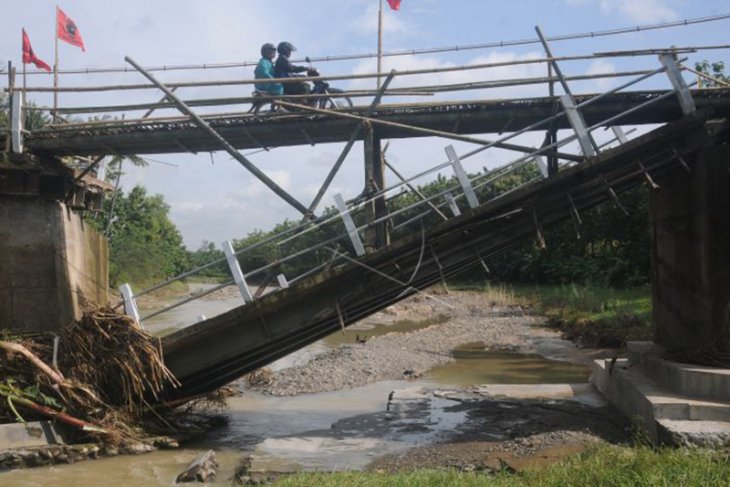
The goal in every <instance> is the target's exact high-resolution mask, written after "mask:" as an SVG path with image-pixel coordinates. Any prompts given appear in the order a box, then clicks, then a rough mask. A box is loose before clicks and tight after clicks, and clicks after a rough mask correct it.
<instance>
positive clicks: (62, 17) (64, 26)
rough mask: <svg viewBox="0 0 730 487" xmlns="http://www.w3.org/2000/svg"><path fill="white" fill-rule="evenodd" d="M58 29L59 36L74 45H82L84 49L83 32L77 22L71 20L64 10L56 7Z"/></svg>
mask: <svg viewBox="0 0 730 487" xmlns="http://www.w3.org/2000/svg"><path fill="white" fill-rule="evenodd" d="M56 30H57V31H58V38H59V39H61V40H62V41H66V42H68V43H69V44H71V45H72V46H77V47H80V48H81V50H82V51H84V52H86V49H84V40H83V39H81V32H79V28H78V27H76V22H74V21H73V20H71V19H70V18H69V16H68V15H66V14H65V13H64V12H63V10H61V9H60V8H58V7H56Z"/></svg>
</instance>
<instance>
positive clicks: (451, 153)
mask: <svg viewBox="0 0 730 487" xmlns="http://www.w3.org/2000/svg"><path fill="white" fill-rule="evenodd" d="M444 150H445V151H446V155H447V156H448V158H449V162H451V166H452V167H453V168H454V173H455V174H456V179H458V180H459V184H461V188H462V189H463V190H464V195H465V196H466V201H467V202H468V203H469V207H470V208H476V207H477V206H479V200H478V199H477V195H476V193H474V188H472V186H471V181H469V176H467V175H466V171H464V167H463V166H462V165H461V160H460V159H459V155H458V154H457V153H456V149H454V146H453V145H447V146H446V147H445V148H444Z"/></svg>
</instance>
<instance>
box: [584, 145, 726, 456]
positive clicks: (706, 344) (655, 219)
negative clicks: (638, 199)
mask: <svg viewBox="0 0 730 487" xmlns="http://www.w3.org/2000/svg"><path fill="white" fill-rule="evenodd" d="M657 181H658V183H659V185H660V186H661V188H660V189H658V190H656V191H654V192H653V193H652V199H651V207H650V216H651V218H650V220H651V232H652V249H651V252H652V301H653V319H654V342H655V343H651V342H646V343H640V342H634V343H629V344H628V346H627V351H628V358H627V359H618V360H609V361H603V360H598V361H596V362H595V363H594V367H593V376H592V378H591V382H592V383H593V385H594V386H596V388H597V389H598V390H599V391H600V392H601V393H602V394H603V395H604V396H606V398H607V399H608V400H609V401H610V402H611V403H612V404H613V405H615V406H616V407H618V408H619V409H620V410H621V411H622V412H623V413H624V414H625V415H626V416H628V417H629V418H635V419H636V421H637V422H638V425H639V426H641V429H642V430H643V431H644V433H645V434H646V435H647V438H648V439H649V440H651V441H652V442H654V443H665V444H672V445H701V446H709V447H725V446H727V445H730V369H724V368H719V367H707V366H698V365H693V364H685V363H678V362H673V361H670V360H667V359H666V358H665V356H666V353H667V352H668V351H669V352H675V353H677V352H678V353H679V356H682V352H684V351H687V352H691V353H692V355H693V356H695V357H696V356H706V357H707V358H708V359H709V360H711V359H712V357H713V354H714V353H715V352H724V353H727V352H730V149H728V147H727V146H714V147H707V148H705V149H703V150H702V151H700V153H699V154H698V156H697V158H696V160H694V161H692V164H691V168H690V167H687V168H684V167H682V166H675V167H673V168H671V169H670V170H669V171H667V172H666V173H664V174H663V175H662V176H661V178H659V179H658V180H657Z"/></svg>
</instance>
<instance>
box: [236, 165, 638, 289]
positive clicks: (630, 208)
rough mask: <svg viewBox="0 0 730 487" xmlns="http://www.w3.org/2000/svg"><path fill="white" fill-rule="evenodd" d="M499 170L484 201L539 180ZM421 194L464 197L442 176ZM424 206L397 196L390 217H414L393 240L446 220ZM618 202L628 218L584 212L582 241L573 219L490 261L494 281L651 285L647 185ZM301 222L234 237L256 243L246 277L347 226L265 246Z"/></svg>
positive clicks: (361, 217)
mask: <svg viewBox="0 0 730 487" xmlns="http://www.w3.org/2000/svg"><path fill="white" fill-rule="evenodd" d="M498 173H499V171H493V172H492V173H490V172H488V171H484V173H482V176H481V177H480V178H479V179H478V181H477V185H478V184H482V185H481V186H480V187H479V188H478V189H477V196H478V198H479V200H480V201H487V200H490V199H492V198H495V197H497V196H499V195H501V194H504V193H506V192H509V191H511V190H513V189H515V188H517V187H518V186H520V185H522V184H524V183H526V182H529V181H533V180H535V179H537V178H540V177H541V176H540V174H539V171H538V169H537V167H536V166H535V165H525V166H522V167H519V168H517V169H515V170H513V171H511V172H510V173H508V174H498ZM497 175H499V177H497ZM471 176H472V177H474V175H471ZM418 189H419V191H420V192H421V193H422V194H424V195H425V196H426V197H432V196H435V195H439V194H441V193H444V192H445V191H447V190H450V191H453V192H454V194H457V193H458V192H460V190H459V189H458V183H457V181H456V180H455V178H446V177H444V176H441V175H439V176H438V177H437V179H436V180H434V181H432V182H430V183H428V184H425V185H423V186H419V188H418ZM420 201H421V198H420V197H419V196H418V195H416V194H415V193H412V192H405V191H404V192H403V193H401V194H400V195H398V196H397V197H392V198H390V200H389V201H388V210H389V212H390V213H391V214H393V213H397V216H396V217H395V218H394V220H395V221H396V224H398V222H407V221H408V220H410V219H412V218H413V219H414V221H413V222H411V223H409V224H407V225H404V226H401V227H400V228H397V229H395V230H394V231H392V232H391V238H392V240H397V239H399V238H402V237H404V236H407V235H413V234H415V233H419V232H420V231H421V225H424V227H428V226H430V225H433V224H436V223H438V222H439V221H441V219H440V217H439V216H438V215H437V214H436V213H435V212H430V213H429V214H428V215H427V216H426V217H425V218H423V222H422V221H421V220H418V219H415V217H417V216H418V215H420V214H422V213H423V212H424V211H425V210H426V208H427V207H426V206H425V205H423V204H421V205H416V204H417V203H418V202H420ZM432 201H433V203H434V204H437V205H441V210H442V211H443V212H444V213H446V214H447V215H448V214H450V210H448V208H447V206H446V205H444V204H443V203H444V199H443V197H436V198H434V199H433V200H432ZM620 201H621V205H622V206H623V208H625V209H626V211H627V212H628V213H629V214H628V216H627V215H626V214H624V212H623V210H622V209H620V208H619V207H618V206H617V205H616V204H614V203H613V202H607V203H604V204H602V205H599V206H597V207H595V208H593V209H591V210H588V211H584V212H582V213H581V217H582V220H583V224H582V225H581V226H580V234H581V238H577V237H576V229H575V227H574V225H573V223H572V221H570V220H567V221H565V222H564V223H561V224H557V225H554V226H552V227H548V228H546V229H545V232H544V233H545V238H546V241H547V249H540V248H538V246H537V244H536V242H535V240H530V241H528V242H526V243H523V244H520V245H516V246H513V247H511V248H509V249H508V250H506V251H503V252H502V253H501V254H499V255H495V256H491V257H489V267H490V269H491V270H492V273H493V274H492V276H491V277H493V278H494V279H496V280H498V281H502V282H514V283H518V282H531V283H543V284H555V283H557V284H560V283H572V282H580V283H593V284H596V285H600V286H615V287H626V286H636V285H641V284H646V283H647V282H648V279H649V277H648V276H649V268H650V255H649V248H650V247H649V243H650V234H649V228H648V195H647V192H646V190H645V188H643V187H639V188H636V189H633V190H630V191H627V192H625V193H622V194H621V195H620ZM458 204H459V206H460V208H461V209H462V211H465V210H466V209H467V205H466V202H465V201H464V200H463V198H461V199H459V200H458ZM567 211H568V210H567V209H566V212H567ZM333 212H334V209H332V208H330V209H329V210H328V211H327V212H325V213H326V214H327V215H331V214H332V213H333ZM566 216H567V215H566ZM353 219H354V220H355V223H356V225H358V226H362V225H364V224H365V222H366V218H365V211H364V210H363V209H360V210H357V211H354V212H353ZM296 225H297V222H293V221H289V220H287V221H285V222H283V223H281V224H279V225H277V226H276V227H275V228H274V229H273V230H272V231H270V232H263V231H261V230H256V231H254V232H251V233H249V234H248V236H246V237H245V238H242V239H238V240H235V241H234V247H235V248H236V250H239V249H243V248H247V247H250V246H252V245H256V247H255V248H253V249H251V250H250V251H246V252H244V253H242V254H241V255H240V256H239V260H240V261H241V265H242V268H243V269H244V270H245V272H250V271H251V270H254V269H258V268H261V267H263V266H265V265H267V264H270V263H272V262H274V261H276V260H277V259H282V258H284V257H285V256H288V255H291V254H293V253H296V252H301V251H303V250H305V249H307V248H311V247H313V246H314V245H316V244H318V243H320V242H322V241H324V240H326V239H328V238H331V237H332V236H335V235H342V234H343V233H344V228H343V225H342V223H341V221H339V219H335V220H334V221H333V222H331V223H329V224H327V225H324V226H323V227H320V228H318V229H316V230H311V229H310V230H307V231H306V232H303V233H302V234H300V235H298V236H297V237H296V238H294V239H292V240H291V241H289V242H288V243H286V244H284V245H279V244H277V243H271V242H268V243H263V242H264V241H266V240H267V239H269V238H271V237H272V236H273V235H274V234H276V233H279V232H283V231H285V230H289V229H291V228H293V227H295V226H296ZM340 245H342V247H343V248H347V247H348V246H349V245H350V244H349V242H348V241H346V240H341V241H340ZM329 247H332V246H329ZM330 255H331V252H330V250H328V249H326V248H323V249H319V250H318V251H316V252H310V253H306V254H304V255H302V256H300V257H298V258H297V259H295V260H292V261H287V262H286V263H285V264H283V265H282V266H280V267H279V271H278V272H284V273H285V274H286V275H287V276H290V277H291V276H295V275H299V274H301V273H303V272H306V271H309V270H311V269H313V268H314V267H316V266H317V265H320V264H322V263H323V262H326V260H327V258H328V257H329V256H330ZM261 277H262V276H259V277H258V278H259V279H260V278H261ZM483 278H484V274H483V271H482V270H481V269H477V270H474V271H472V272H471V273H468V274H465V275H463V276H462V277H460V279H461V280H462V283H463V282H466V283H468V282H477V281H482V280H483Z"/></svg>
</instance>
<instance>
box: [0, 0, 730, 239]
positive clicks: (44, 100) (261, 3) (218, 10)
mask: <svg viewBox="0 0 730 487" xmlns="http://www.w3.org/2000/svg"><path fill="white" fill-rule="evenodd" d="M2 4H3V15H2V17H0V69H3V70H6V66H7V65H8V61H12V63H13V65H15V66H18V67H19V66H21V64H20V62H21V28H25V29H26V31H27V33H28V35H29V37H30V40H31V42H32V45H33V48H34V51H35V53H36V55H37V56H38V57H40V58H41V59H43V60H45V61H46V62H47V63H48V64H53V60H54V21H55V5H56V4H58V5H59V6H60V8H61V9H63V10H64V12H65V13H66V14H67V15H68V16H69V17H70V18H72V19H73V20H74V21H75V22H76V25H77V26H78V28H79V31H80V33H81V36H82V38H83V40H84V44H85V46H86V52H82V51H81V50H80V49H79V48H77V47H74V46H71V45H68V44H65V43H62V42H61V43H59V66H60V69H61V70H64V69H87V68H89V69H92V68H108V67H113V68H120V67H124V66H125V61H124V57H125V56H130V57H131V58H133V59H134V60H135V61H137V62H138V63H140V64H142V65H143V66H162V65H166V66H174V65H200V64H216V63H240V62H244V61H253V62H255V61H256V60H257V59H258V57H259V47H260V45H261V44H262V43H264V42H273V43H278V42H279V41H283V40H287V41H290V42H292V43H294V44H295V45H296V46H297V48H298V51H297V52H296V53H295V56H294V57H297V56H299V57H303V56H310V57H313V58H314V57H324V56H328V55H329V56H333V55H343V54H368V53H374V52H376V49H377V9H378V0H319V1H316V2H301V1H295V0H208V1H205V2H203V1H194V0H175V1H172V0H146V1H142V0H124V1H105V2H100V1H92V0H54V1H47V0H25V1H22V2H21V1H19V0H2ZM384 4H385V2H384ZM728 13H730V2H727V0H703V1H701V2H698V1H690V0H550V1H548V0H512V1H510V2H504V1H493V0H460V1H458V2H455V1H447V0H402V3H401V9H400V11H398V12H394V11H391V10H390V9H388V7H387V4H386V6H385V12H384V14H385V15H384V33H383V50H384V51H385V52H392V51H403V50H410V49H416V50H417V49H424V48H432V47H445V46H466V45H474V44H487V43H499V42H505V43H508V41H514V40H519V39H533V38H535V36H536V34H535V26H540V28H541V30H542V31H543V32H544V34H545V35H546V36H548V37H550V36H560V35H568V34H577V33H587V32H599V31H605V30H611V29H620V28H627V27H635V26H643V25H649V24H658V23H664V22H674V21H681V20H685V19H697V18H703V17H710V16H716V15H722V14H728ZM729 31H730V19H725V20H720V21H715V22H707V23H701V24H697V25H688V26H681V27H675V28H671V29H658V30H646V31H644V30H638V31H636V32H632V33H630V34H624V35H618V36H605V37H594V38H585V39H580V40H570V41H555V42H551V48H552V50H553V53H554V54H555V55H556V56H568V55H583V54H591V53H596V52H606V51H619V50H634V49H648V48H663V47H669V46H678V47H685V46H710V45H725V44H730V38H729V37H728V35H727V32H729ZM541 56H544V52H543V51H542V47H541V46H540V45H539V44H534V43H533V44H527V45H521V46H506V47H495V48H489V49H479V50H461V51H452V52H443V53H434V54H426V55H416V56H410V55H409V56H397V57H386V58H385V59H384V63H383V64H384V70H386V71H389V70H391V69H395V70H400V71H402V70H409V69H418V68H438V67H449V66H460V65H467V64H479V63H489V62H496V61H511V60H520V59H531V58H537V57H541ZM688 56H689V61H688V64H689V65H690V66H692V65H693V64H694V62H696V61H701V60H704V59H707V60H709V61H724V62H725V63H726V65H728V66H730V50H728V49H716V50H702V51H700V52H698V53H691V54H689V55H688ZM127 66H128V65H127ZM375 67H376V61H375V59H374V58H366V59H359V60H352V61H346V62H345V61H339V62H318V63H317V68H318V69H319V70H320V71H321V72H322V74H323V75H327V74H333V75H334V74H338V75H341V74H353V73H372V72H374V71H375ZM657 67H659V64H658V61H657V59H656V57H655V56H641V57H640V56H637V57H622V58H604V59H593V60H589V61H581V62H567V61H566V62H563V63H561V69H562V70H563V71H564V73H565V74H566V75H579V74H595V73H610V72H616V71H626V70H635V69H655V68H657ZM29 69H30V68H29ZM545 69H546V68H545V67H544V65H543V66H539V65H520V66H510V67H503V68H497V69H490V70H478V71H477V70H474V71H461V72H450V73H440V74H432V75H421V76H408V77H402V78H400V79H396V81H395V82H394V83H393V85H392V86H414V85H418V84H426V85H432V84H439V83H459V82H467V81H478V80H499V79H513V78H524V77H534V76H544V75H545ZM156 75H157V77H158V78H159V79H160V80H162V81H163V82H173V81H184V80H222V79H250V78H252V77H253V66H250V67H237V68H231V69H207V70H197V71H168V72H159V73H156ZM406 78H407V79H406ZM621 79H622V80H623V78H621ZM686 79H687V80H688V81H691V80H692V79H693V78H692V77H691V76H686ZM145 81H146V80H144V79H143V78H142V76H141V75H140V74H139V73H137V72H134V71H132V72H128V73H111V74H103V75H102V74H84V75H72V74H67V75H61V79H60V85H61V86H84V85H110V84H127V83H129V84H131V83H143V82H145ZM619 83H620V81H619V80H618V79H611V78H609V79H602V80H591V81H580V82H574V83H571V90H572V91H574V92H575V93H597V92H601V91H605V90H607V89H609V88H611V87H613V86H616V85H617V84H619ZM27 85H28V86H29V87H32V86H52V76H50V75H46V74H41V75H28V76H27ZM332 85H333V86H338V87H341V88H345V89H356V88H357V89H362V88H365V89H371V88H373V87H374V86H375V81H374V80H372V79H368V80H353V81H338V82H333V83H332ZM0 86H2V87H6V86H7V74H6V72H3V74H2V75H1V76H0ZM668 86H669V85H668V81H667V80H666V77H664V78H658V77H655V78H652V80H649V81H648V82H646V83H645V84H642V85H637V87H638V88H646V89H655V88H656V89H667V88H668ZM250 90H251V88H250V85H239V86H234V87H227V88H220V87H219V88H213V89H210V88H207V89H203V88H186V89H181V90H179V91H178V93H179V94H180V95H181V96H182V97H183V98H185V99H195V98H212V97H222V96H248V95H249V94H250ZM546 94H547V93H546V88H545V86H526V87H517V88H515V87H513V88H503V89H492V90H479V91H467V92H463V93H458V94H454V93H451V94H446V95H442V96H437V97H429V98H427V99H424V100H425V101H438V100H445V99H495V98H519V97H529V96H544V95H546ZM160 95H161V94H160V93H159V92H157V91H154V90H145V91H125V92H117V93H111V94H110V93H99V94H88V93H87V94H83V95H79V94H73V93H62V94H61V95H60V97H59V105H60V106H89V105H108V104H123V103H145V102H154V101H157V100H159V98H160ZM29 97H30V98H31V99H32V100H34V101H35V102H36V103H38V104H39V105H46V106H48V105H50V104H51V103H52V101H51V98H50V97H49V96H47V95H42V94H31V95H29ZM403 101H414V99H413V98H412V97H409V98H408V99H407V100H404V99H393V98H389V99H388V98H387V99H386V100H385V102H386V103H387V102H403ZM356 102H357V103H358V104H367V103H369V100H368V99H363V98H359V99H357V100H356ZM247 109H248V107H247V106H243V105H242V106H238V107H223V108H217V109H216V110H222V111H245V110H247ZM173 114H174V113H173V112H172V111H168V112H159V115H160V116H163V115H173ZM126 116H127V117H128V118H129V117H134V116H141V113H140V112H130V113H129V114H127V115H126ZM644 130H645V129H644ZM640 132H641V131H637V132H636V133H640ZM490 136H493V134H490ZM597 136H600V137H608V135H602V134H599V135H597ZM485 137H486V135H485ZM542 138H543V135H542V134H537V133H535V134H527V135H525V136H522V137H521V138H520V139H518V143H524V144H531V145H535V144H539V143H540V141H541V140H542ZM448 144H453V145H454V146H455V147H456V148H457V151H459V152H465V151H467V150H470V149H473V148H474V146H473V145H470V144H468V143H465V142H453V141H448V140H445V139H439V138H434V137H428V138H412V139H399V140H394V141H392V143H391V144H390V146H389V149H388V152H387V155H388V159H389V161H390V162H391V163H392V164H394V165H395V166H396V167H397V168H398V170H399V171H400V172H401V173H403V174H405V175H406V176H410V175H413V174H416V173H418V172H420V171H422V170H423V169H424V168H427V167H430V166H434V165H436V164H438V163H441V162H443V161H444V160H445V159H446V157H445V155H444V147H445V146H446V145H448ZM342 146H343V144H319V145H316V146H314V147H310V146H304V147H291V148H274V149H272V150H270V151H268V152H261V153H257V154H252V155H250V156H249V159H250V160H251V161H252V162H254V163H255V164H256V165H257V166H258V167H259V168H261V169H262V170H263V171H264V172H265V173H266V174H268V175H269V176H270V177H271V178H272V179H273V180H274V181H276V182H277V183H278V184H279V185H281V186H282V187H283V188H285V189H286V190H288V191H290V192H291V193H292V194H293V195H294V197H296V198H297V199H298V200H300V201H302V202H303V203H304V205H305V206H308V205H309V202H310V201H311V200H312V198H313V197H314V195H315V194H316V192H317V189H318V188H319V185H320V184H321V182H322V180H323V179H324V177H325V175H326V174H327V172H328V171H329V169H330V167H331V165H332V164H333V162H334V161H335V159H336V158H337V156H338V154H339V153H340V151H341V149H342ZM247 152H248V151H244V153H247ZM362 153H363V150H362V145H361V144H360V143H358V144H356V146H355V147H354V148H353V150H352V151H351V153H350V156H349V157H348V158H347V160H346V161H345V164H344V166H343V169H342V170H341V172H340V173H339V174H338V176H337V177H336V178H335V180H334V181H333V184H332V186H331V189H330V191H328V193H327V194H326V195H325V198H324V200H323V204H324V205H332V203H333V200H332V196H333V195H334V194H335V193H342V194H343V196H344V197H345V199H348V198H351V197H353V196H355V195H357V194H359V193H360V192H361V191H362V187H363V167H362V160H363V156H362ZM514 157H515V154H514V153H506V152H505V151H499V150H495V151H491V152H490V151H486V152H485V153H484V154H483V155H479V156H477V157H474V158H472V159H469V160H468V162H467V161H465V168H466V169H467V171H470V172H475V171H477V170H479V169H481V168H483V167H487V168H492V167H495V166H497V165H499V164H501V163H504V162H507V161H509V160H510V159H511V158H512V159H513V158H514ZM147 159H148V160H149V161H150V165H149V166H148V167H145V168H136V167H132V166H131V165H129V164H127V165H126V166H125V175H124V176H123V178H122V187H123V188H124V189H125V190H129V189H130V188H132V187H133V186H134V185H136V184H141V185H144V186H145V187H146V188H147V189H148V191H149V192H150V193H153V194H156V193H159V194H162V195H163V196H164V198H165V200H166V201H167V202H168V204H169V205H170V215H171V218H172V220H173V222H174V223H175V224H176V225H177V226H178V228H179V229H180V231H181V233H182V235H183V238H184V241H185V244H186V245H187V246H188V247H189V248H190V249H191V250H194V249H196V248H198V246H199V245H200V244H201V242H202V241H203V240H207V241H210V242H214V243H216V244H220V243H221V242H223V241H225V240H228V239H232V238H241V237H243V236H245V235H246V234H247V233H248V232H250V231H252V230H255V229H263V230H268V229H270V228H272V227H273V226H274V225H275V224H276V223H278V222H280V221H282V220H283V219H285V218H289V219H297V218H298V217H299V215H298V213H297V212H296V210H293V209H292V208H290V207H289V206H288V205H287V204H286V203H285V202H283V201H282V200H281V199H279V198H278V197H276V196H275V195H274V194H273V193H271V192H270V191H269V190H268V189H267V188H266V187H265V186H264V185H263V184H261V183H260V182H258V181H257V180H256V179H254V178H253V177H252V176H251V175H250V174H249V173H248V172H247V171H246V170H245V169H244V168H243V167H242V166H240V165H239V164H238V163H237V162H236V161H234V160H233V159H232V158H231V157H230V156H229V155H228V154H227V153H225V152H214V153H206V154H198V155H193V154H187V153H180V154H165V155H151V156H148V157H147ZM445 174H447V175H448V173H445ZM387 177H388V178H389V181H391V182H392V181H393V180H394V176H393V175H392V174H388V175H387ZM423 182H426V180H423V181H421V180H419V181H417V183H418V184H421V183H423Z"/></svg>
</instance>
